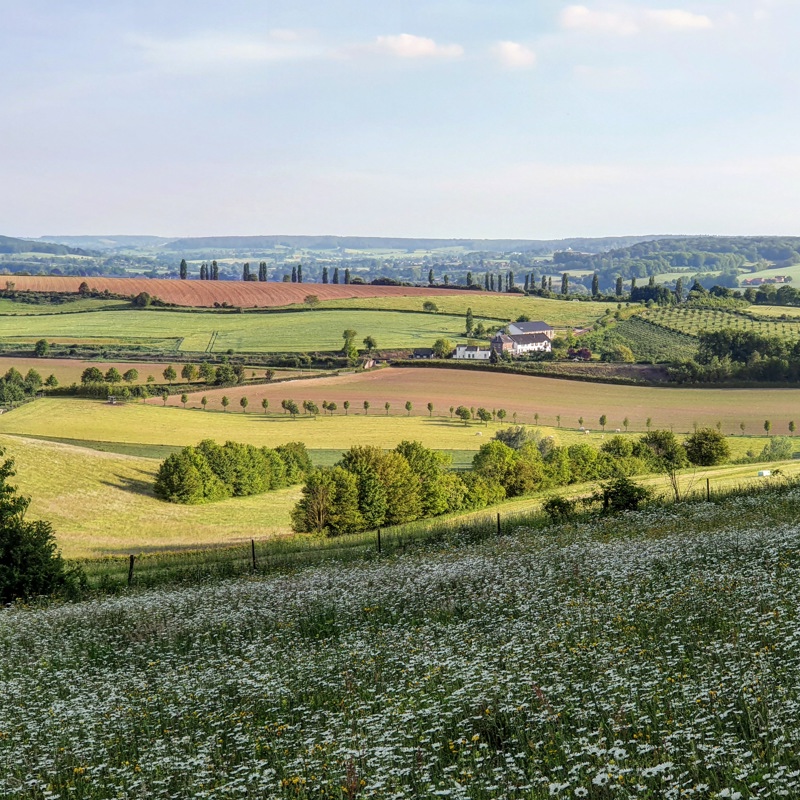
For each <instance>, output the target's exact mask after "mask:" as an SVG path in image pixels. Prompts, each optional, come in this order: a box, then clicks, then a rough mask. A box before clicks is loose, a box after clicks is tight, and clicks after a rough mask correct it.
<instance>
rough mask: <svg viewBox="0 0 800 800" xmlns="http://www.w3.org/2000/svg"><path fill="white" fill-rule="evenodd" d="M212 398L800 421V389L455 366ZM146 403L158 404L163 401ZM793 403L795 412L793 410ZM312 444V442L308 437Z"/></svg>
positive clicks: (574, 422)
mask: <svg viewBox="0 0 800 800" xmlns="http://www.w3.org/2000/svg"><path fill="white" fill-rule="evenodd" d="M204 395H205V396H206V397H207V398H208V408H209V409H210V410H216V411H219V410H221V406H220V400H221V398H222V396H223V395H226V396H227V397H228V398H229V399H230V401H231V406H230V407H231V410H232V411H238V412H239V413H241V409H240V407H239V400H240V398H241V397H242V395H246V396H247V399H248V401H249V406H248V410H249V411H250V412H253V411H255V412H256V413H261V399H262V398H267V399H268V400H269V410H270V411H271V412H273V413H277V414H280V413H281V400H284V399H289V398H291V399H293V400H295V401H296V402H297V403H298V404H300V403H301V402H302V401H303V400H313V401H314V402H316V403H317V405H318V406H320V407H321V406H322V401H323V400H328V401H333V402H335V403H337V404H338V410H337V412H336V413H337V415H340V414H343V413H344V410H343V408H342V403H343V402H344V401H345V400H349V401H350V403H351V407H350V414H351V415H352V414H361V415H363V414H364V408H363V402H364V400H368V401H369V403H370V409H369V413H370V415H385V411H384V403H389V404H390V405H391V408H390V414H391V416H405V415H406V411H405V408H404V406H405V403H406V401H411V403H412V404H413V410H412V414H413V415H417V416H423V417H424V416H427V415H428V412H427V410H426V405H427V404H428V403H433V405H434V415H438V416H447V417H449V415H450V412H449V408H450V406H459V405H462V404H463V405H465V406H467V407H470V406H474V407H476V408H477V407H480V406H484V407H486V408H488V409H489V410H491V409H494V408H504V409H506V411H507V412H508V416H509V420H508V421H507V424H508V422H510V421H511V415H512V414H513V413H514V412H517V415H518V420H519V421H521V422H526V423H529V424H530V423H533V422H534V420H535V418H534V414H539V422H540V423H541V424H542V425H550V426H556V425H557V424H558V420H557V417H558V416H560V417H561V425H562V426H563V427H565V428H573V429H574V428H577V427H578V425H579V422H578V420H579V418H581V417H582V418H583V419H584V424H585V426H586V427H587V428H590V429H592V430H594V431H598V430H599V429H600V425H599V418H600V415H601V414H605V415H606V416H607V418H608V419H607V425H606V431H607V432H609V431H611V432H613V431H614V430H615V429H616V428H622V427H623V420H624V419H626V418H627V419H628V420H629V424H630V430H631V431H644V430H645V429H646V427H647V420H648V418H649V419H650V420H651V422H652V426H653V427H654V428H667V427H670V426H674V428H675V431H676V433H677V432H683V431H690V430H692V428H693V425H694V424H695V423H696V424H698V425H700V426H714V425H716V424H717V422H718V421H719V422H720V423H721V424H722V430H723V432H724V433H726V434H738V433H740V429H739V424H740V423H741V422H744V423H745V426H746V430H747V433H748V434H755V435H758V434H759V433H761V432H762V431H763V430H764V429H763V423H764V420H765V419H769V420H771V422H772V430H773V433H778V434H784V435H785V434H786V433H788V427H787V426H788V422H789V420H791V419H797V416H796V414H795V411H796V409H798V408H800V390H799V389H683V388H672V387H670V388H653V387H644V386H618V385H613V384H602V383H583V382H580V381H565V380H558V379H554V378H539V377H532V376H530V377H529V376H526V375H507V374H504V373H494V372H479V371H473V370H457V369H430V368H427V369H424V368H418V369H412V368H400V367H398V368H392V369H381V370H376V371H374V372H363V373H353V374H345V375H340V376H337V377H325V378H318V379H308V380H297V381H287V382H281V383H273V384H263V385H259V386H245V387H241V386H240V387H228V388H224V389H213V390H210V391H207V390H204V391H202V392H196V393H194V394H191V395H189V398H190V399H189V404H188V405H189V406H190V407H192V408H195V407H196V408H199V407H200V399H201V397H203V396H204ZM148 402H150V403H152V404H154V405H158V406H160V405H161V403H162V401H161V400H160V399H153V400H149V401H148ZM168 403H169V404H170V405H180V398H179V397H176V396H172V397H170V398H169V400H168ZM793 409H794V410H793ZM309 446H311V447H313V446H314V444H313V442H309Z"/></svg>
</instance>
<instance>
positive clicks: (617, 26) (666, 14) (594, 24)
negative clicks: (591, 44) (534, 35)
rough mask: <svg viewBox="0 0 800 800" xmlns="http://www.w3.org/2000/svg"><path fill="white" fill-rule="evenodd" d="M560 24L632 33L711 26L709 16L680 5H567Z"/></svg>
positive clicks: (586, 29)
mask: <svg viewBox="0 0 800 800" xmlns="http://www.w3.org/2000/svg"><path fill="white" fill-rule="evenodd" d="M561 27H562V28H564V29H565V30H572V31H583V32H586V33H601V34H614V35H616V36H633V35H635V34H638V33H642V32H643V31H647V30H654V31H699V30H708V29H709V28H713V27H714V23H713V21H712V20H711V18H710V17H707V16H705V15H704V14H695V13H693V12H691V11H685V10H683V9H680V8H653V9H636V8H631V7H630V6H618V7H616V8H615V9H614V10H612V11H602V10H593V9H590V8H588V7H587V6H583V5H573V6H567V8H565V9H564V11H563V12H562V14H561Z"/></svg>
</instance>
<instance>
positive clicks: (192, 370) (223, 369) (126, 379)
mask: <svg viewBox="0 0 800 800" xmlns="http://www.w3.org/2000/svg"><path fill="white" fill-rule="evenodd" d="M161 374H162V376H163V377H164V380H165V381H167V383H173V382H174V381H176V380H177V379H178V372H177V370H176V369H175V367H173V366H172V365H170V366H168V367H166V368H165V369H164V371H163V372H162V373H161ZM264 375H265V377H266V379H267V380H268V381H269V380H272V378H273V377H274V375H275V371H274V370H271V369H268V370H266V371H265V373H264ZM180 376H181V378H183V380H185V381H186V382H187V383H191V382H192V381H196V380H198V379H200V380H201V381H202V382H203V383H206V384H216V385H217V386H227V385H233V384H240V383H244V380H245V377H246V374H245V368H244V366H242V365H241V364H230V363H228V362H223V363H222V364H218V365H214V364H210V363H208V362H207V361H204V362H203V363H202V364H200V365H199V366H195V365H194V364H184V365H183V366H182V367H181V371H180ZM138 380H139V371H138V370H137V369H135V368H131V369H129V370H127V371H126V372H124V373H120V371H119V370H118V369H117V368H116V367H109V368H108V369H107V370H106V371H105V372H103V371H102V370H101V369H100V368H99V367H87V368H86V369H85V370H84V371H83V373H82V374H81V383H82V384H83V385H84V386H86V385H89V384H98V383H107V384H119V383H127V384H133V383H136V382H137V381H138ZM147 380H148V383H154V382H155V378H154V377H153V376H152V375H150V376H148V379H147Z"/></svg>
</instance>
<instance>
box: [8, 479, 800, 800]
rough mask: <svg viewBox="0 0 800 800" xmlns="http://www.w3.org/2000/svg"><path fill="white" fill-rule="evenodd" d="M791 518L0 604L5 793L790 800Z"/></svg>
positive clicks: (758, 499)
mask: <svg viewBox="0 0 800 800" xmlns="http://www.w3.org/2000/svg"><path fill="white" fill-rule="evenodd" d="M798 507H800V492H799V491H798V489H797V488H796V487H795V488H785V489H784V490H783V491H774V492H772V493H769V494H764V495H761V496H759V495H755V494H751V495H742V496H739V497H731V498H728V499H726V500H722V501H720V502H718V503H704V504H683V505H679V506H673V507H668V508H658V507H656V508H650V509H647V510H645V511H643V512H639V513H632V514H628V515H625V516H623V517H621V518H614V519H595V520H593V521H587V522H583V523H581V524H576V525H566V526H552V527H549V528H543V527H542V526H541V525H531V526H530V527H527V526H525V525H524V521H523V520H519V521H518V524H517V525H516V526H515V527H513V528H508V529H506V531H505V535H503V536H500V537H496V536H492V537H488V536H487V535H486V534H487V533H488V529H487V530H486V531H482V532H479V533H481V534H482V535H481V536H480V537H478V536H472V535H471V533H470V531H468V530H463V529H459V528H457V527H454V528H452V529H451V530H450V531H449V532H446V533H445V535H444V536H443V537H442V538H441V539H440V541H438V542H436V543H435V544H434V545H433V546H429V547H426V548H422V547H421V548H419V549H417V550H412V552H411V553H410V554H408V555H406V556H405V557H394V556H389V557H387V556H383V557H378V556H377V554H376V553H375V551H374V549H373V550H372V553H371V558H369V560H364V559H360V560H359V561H357V562H356V561H353V560H350V561H351V563H328V564H325V565H320V566H316V567H314V568H308V569H305V570H301V571H293V572H291V574H279V575H273V576H271V577H268V578H263V577H259V576H257V575H254V576H249V577H247V578H244V579H240V580H228V581H221V582H215V583H211V582H207V583H204V584H199V585H196V586H183V587H176V588H172V589H165V588H161V589H159V590H157V591H139V592H134V593H130V594H129V595H127V596H124V597H121V598H119V597H115V598H99V599H96V600H93V601H91V602H86V603H82V604H79V605H52V606H49V607H43V608H24V607H17V608H11V609H7V610H4V611H2V612H0V614H1V615H2V616H0V648H2V652H3V659H2V663H0V674H1V675H2V687H3V692H4V695H3V697H4V699H7V702H3V703H0V731H2V733H3V735H2V736H0V764H2V765H3V769H1V770H0V794H2V796H4V797H7V798H9V800H40V798H42V797H48V798H54V800H65V798H71V797H80V798H83V800H101V798H103V799H104V798H108V797H145V796H146V797H151V798H153V800H167V798H173V797H221V796H226V797H229V796H236V797H276V798H277V797H282V798H289V797H295V798H311V797H323V798H345V797H349V798H354V797H359V798H385V797H393V798H397V800H405V798H409V800H410V799H411V798H419V797H439V796H443V797H470V798H480V800H489V798H496V797H504V798H510V800H523V798H525V799H526V800H545V798H551V797H558V798H564V799H565V800H566V798H573V797H590V798H596V799H597V800H600V798H607V797H620V798H630V797H642V798H660V797H679V796H687V797H694V798H709V799H710V800H719V799H721V798H742V800H753V799H754V798H761V797H773V796H774V797H782V796H785V797H796V796H798V794H800V780H798V776H800V757H798V751H800V728H798V725H797V709H798V706H800V690H799V689H798V687H799V686H800V662H799V661H798V657H797V653H796V642H797V639H798V632H799V631H800V619H799V618H798V613H797V603H796V598H797V595H798V593H799V592H800V566H798V560H797V553H798V552H800V529H798V526H797V524H796V518H797V509H798ZM336 544H337V543H335V542H334V543H330V546H331V547H330V554H331V555H334V554H335V550H334V548H335V546H336ZM341 544H342V546H344V543H341ZM342 560H343V561H344V558H343V559H342ZM611 787H613V789H612V788H611Z"/></svg>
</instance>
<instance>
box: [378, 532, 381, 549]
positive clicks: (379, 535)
mask: <svg viewBox="0 0 800 800" xmlns="http://www.w3.org/2000/svg"><path fill="white" fill-rule="evenodd" d="M378 552H379V553H380V552H381V529H380V528H378Z"/></svg>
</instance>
